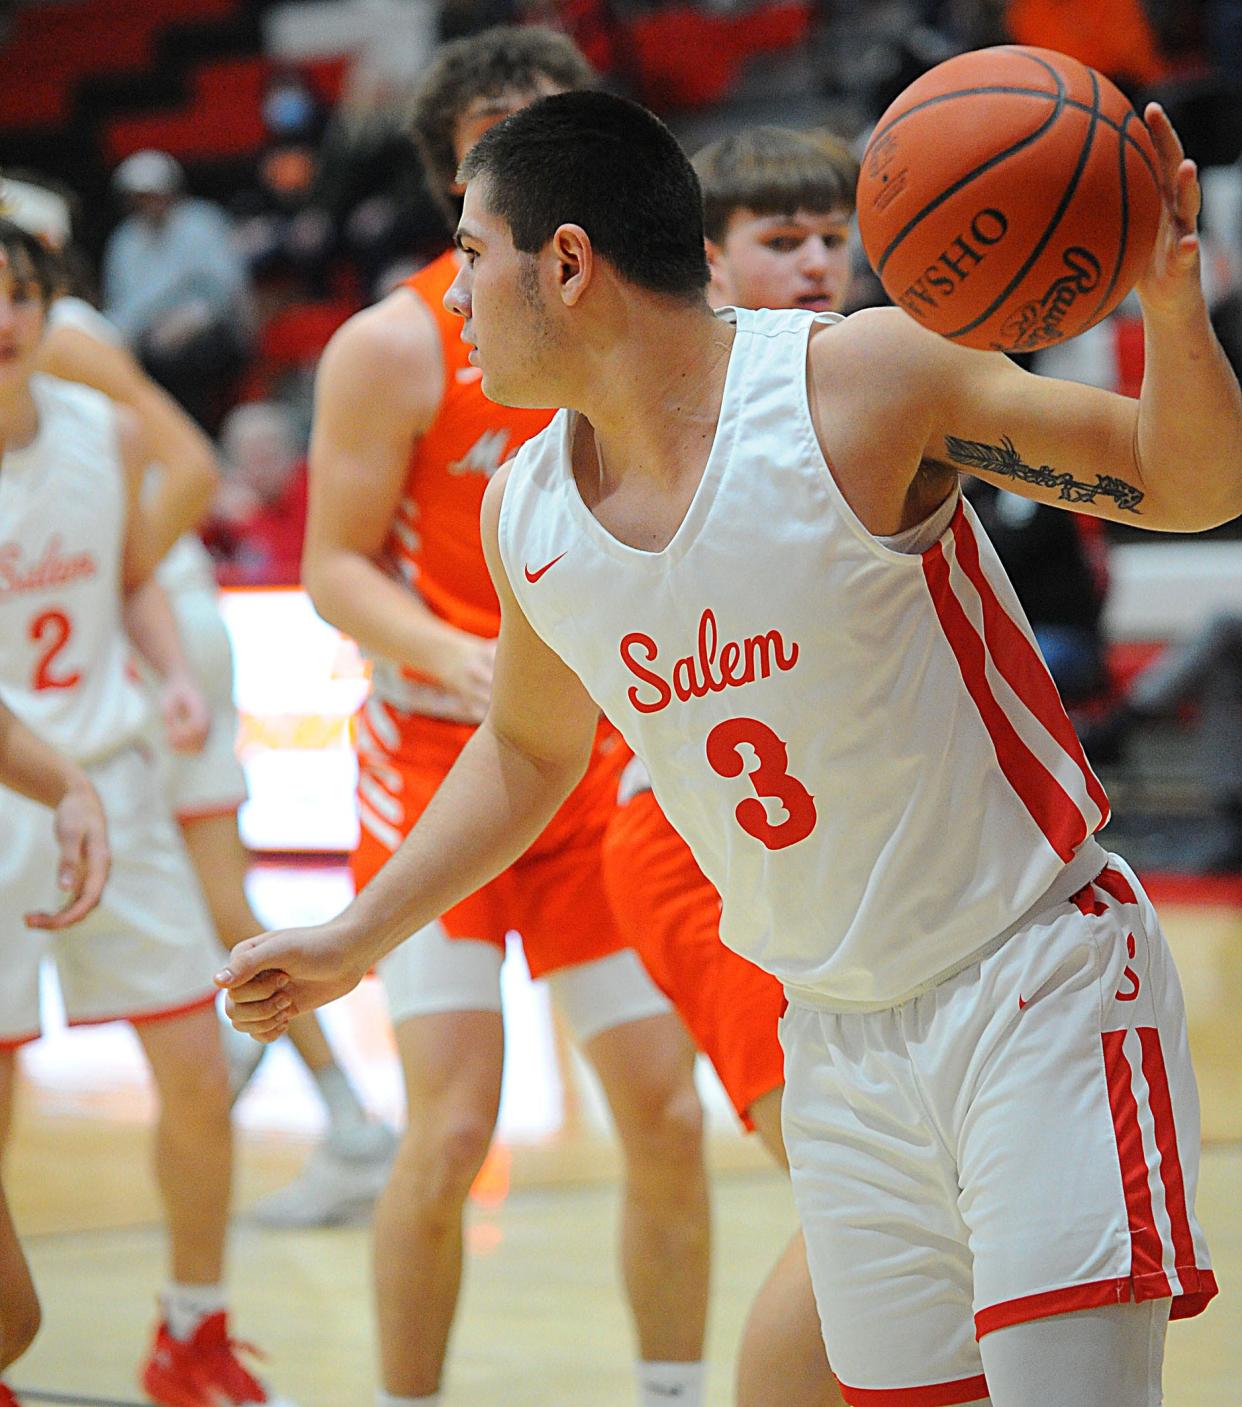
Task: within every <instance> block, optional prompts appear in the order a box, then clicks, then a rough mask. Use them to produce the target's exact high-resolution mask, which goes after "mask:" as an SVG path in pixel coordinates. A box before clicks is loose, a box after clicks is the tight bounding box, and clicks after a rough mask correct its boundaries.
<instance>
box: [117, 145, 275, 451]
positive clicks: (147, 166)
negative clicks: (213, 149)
mask: <svg viewBox="0 0 1242 1407" xmlns="http://www.w3.org/2000/svg"><path fill="white" fill-rule="evenodd" d="M112 185H113V189H114V191H115V192H116V193H117V195H118V196H120V197H121V199H122V200H123V201H124V202H125V205H126V206H127V208H128V210H129V214H128V215H127V216H126V217H125V219H123V220H122V221H121V223H120V224H119V225H118V226H117V227H116V229H115V230H114V231H113V232H112V234H111V235H110V236H109V238H108V242H107V245H106V246H105V249H104V257H103V297H104V312H105V314H106V316H107V317H108V319H109V321H111V322H112V323H113V324H114V325H115V326H116V327H117V328H118V329H119V330H120V332H121V334H122V336H123V337H124V338H125V340H126V341H127V343H128V344H129V345H130V347H131V348H132V349H133V350H134V351H135V352H136V353H137V355H138V357H139V359H140V360H141V361H142V363H143V365H144V366H145V367H146V369H147V370H148V371H149V372H150V374H151V376H152V377H154V379H155V380H156V381H158V382H159V383H160V384H161V385H162V386H164V387H165V388H166V389H167V390H168V391H169V392H171V394H172V395H173V396H174V397H175V398H176V399H177V400H178V401H180V402H181V404H182V405H183V406H184V407H185V408H186V410H188V411H189V412H190V414H191V415H192V416H194V418H195V419H196V420H197V421H198V422H199V423H200V424H201V425H202V426H204V428H206V429H207V430H208V431H212V432H214V431H215V430H216V429H217V427H218V425H219V423H220V418H221V416H222V415H223V413H224V411H225V409H226V408H227V404H228V397H229V394H230V393H231V391H232V388H233V386H234V385H235V383H236V380H237V377H238V375H239V374H240V372H241V370H242V368H243V367H244V365H245V363H246V359H247V356H248V354H249V352H250V349H251V339H252V319H251V307H250V290H249V281H248V278H247V274H246V267H245V261H244V260H243V259H242V257H241V255H240V254H239V253H238V251H237V249H236V247H235V245H234V241H233V229H232V226H231V225H230V223H229V221H228V219H227V217H226V216H225V214H224V212H223V211H222V210H220V209H219V208H218V207H217V206H215V205H212V204H210V203H209V202H207V201H204V200H194V199H191V198H190V197H188V196H186V195H185V194H184V186H185V176H184V172H183V171H182V169H181V166H180V164H179V163H178V162H177V161H176V160H174V158H173V157H171V156H169V155H168V153H167V152H163V151H152V150H147V151H139V152H135V153H134V154H133V155H132V156H130V157H127V158H126V159H125V160H124V161H123V162H121V164H120V165H119V166H118V167H117V168H116V171H115V172H114V173H113V176H112Z"/></svg>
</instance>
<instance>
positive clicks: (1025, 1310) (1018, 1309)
mask: <svg viewBox="0 0 1242 1407" xmlns="http://www.w3.org/2000/svg"><path fill="white" fill-rule="evenodd" d="M1166 1293H1167V1291H1166ZM1135 1298H1136V1296H1135V1294H1134V1287H1133V1285H1132V1284H1131V1283H1130V1277H1129V1276H1128V1275H1122V1276H1120V1277H1119V1278H1118V1279H1115V1280H1091V1281H1088V1282H1087V1283H1086V1284H1085V1285H1066V1286H1064V1287H1063V1288H1062V1289H1059V1290H1044V1291H1042V1292H1041V1293H1039V1294H1037V1295H1019V1296H1018V1298H1017V1299H1012V1300H1002V1301H1001V1302H1000V1304H990V1305H988V1307H987V1308H986V1309H981V1310H980V1311H979V1312H978V1314H976V1315H975V1338H976V1339H981V1338H982V1337H983V1336H984V1334H990V1333H992V1332H993V1331H994V1330H996V1329H1008V1328H1009V1327H1010V1326H1011V1325H1013V1324H1026V1323H1028V1322H1029V1321H1030V1320H1032V1319H1047V1318H1048V1317H1049V1316H1050V1315H1053V1314H1072V1313H1073V1312H1074V1311H1075V1310H1078V1309H1098V1308H1099V1307H1100V1306H1101V1305H1104V1304H1129V1302H1130V1301H1131V1300H1132V1299H1135ZM1145 1298H1148V1299H1153V1298H1155V1296H1152V1295H1148V1296H1145Z"/></svg>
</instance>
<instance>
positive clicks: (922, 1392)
mask: <svg viewBox="0 0 1242 1407" xmlns="http://www.w3.org/2000/svg"><path fill="white" fill-rule="evenodd" d="M837 1386H838V1387H839V1388H840V1389H841V1396H842V1397H843V1398H844V1399H845V1400H846V1402H847V1403H848V1404H849V1407H956V1404H958V1403H961V1402H981V1401H983V1399H984V1398H986V1397H987V1395H988V1384H987V1379H986V1378H985V1377H984V1376H983V1374H982V1373H979V1374H977V1375H976V1376H975V1377H973V1378H958V1379H957V1380H956V1381H955V1382H951V1383H929V1384H928V1385H927V1386H926V1387H879V1388H876V1387H847V1386H846V1385H845V1384H844V1383H843V1382H842V1381H841V1379H840V1378H837Z"/></svg>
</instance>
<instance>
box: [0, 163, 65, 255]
mask: <svg viewBox="0 0 1242 1407" xmlns="http://www.w3.org/2000/svg"><path fill="white" fill-rule="evenodd" d="M0 217H3V218H4V219H6V220H12V222H13V223H14V224H15V225H17V226H19V227H20V228H21V229H23V230H25V231H26V233H27V234H32V235H34V237H35V238H36V239H41V240H42V241H43V243H44V244H47V245H50V246H51V247H52V248H53V249H63V248H64V246H65V245H66V244H68V243H69V232H70V223H71V221H70V214H69V202H68V201H67V200H65V198H64V197H63V196H60V195H57V194H56V192H55V191H49V190H45V189H44V188H43V187H42V186H35V185H32V184H31V183H30V182H29V181H15V180H13V179H12V178H11V177H8V176H6V177H3V178H0Z"/></svg>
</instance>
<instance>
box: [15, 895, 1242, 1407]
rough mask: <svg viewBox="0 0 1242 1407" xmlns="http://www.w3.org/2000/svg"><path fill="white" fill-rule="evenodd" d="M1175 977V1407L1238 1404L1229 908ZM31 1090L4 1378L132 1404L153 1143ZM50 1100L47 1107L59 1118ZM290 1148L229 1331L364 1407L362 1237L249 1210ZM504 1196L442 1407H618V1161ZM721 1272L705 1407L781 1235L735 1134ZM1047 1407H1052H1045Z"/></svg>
mask: <svg viewBox="0 0 1242 1407" xmlns="http://www.w3.org/2000/svg"><path fill="white" fill-rule="evenodd" d="M1161 907H1162V914H1163V916H1164V919H1165V922H1166V927H1167V929H1168V931H1169V935H1170V939H1171V941H1172V943H1173V947H1174V951H1175V953H1176V956H1177V959H1178V963H1179V966H1180V969H1181V972H1182V975H1183V981H1184V984H1185V988H1186V994H1187V1005H1188V1009H1189V1012H1190V1019H1191V1033H1192V1044H1193V1046H1194V1049H1195V1055H1196V1060H1197V1062H1198V1071H1199V1079H1200V1087H1201V1091H1202V1095H1203V1107H1204V1134H1205V1149H1204V1157H1203V1171H1202V1180H1201V1187H1200V1200H1199V1211H1200V1217H1201V1220H1202V1221H1203V1223H1204V1226H1205V1229H1206V1231H1207V1234H1208V1237H1209V1240H1210V1242H1211V1245H1212V1250H1213V1259H1214V1262H1215V1266H1216V1270H1217V1277H1218V1279H1219V1281H1220V1282H1221V1285H1222V1293H1221V1295H1220V1297H1219V1298H1218V1299H1217V1300H1216V1302H1215V1303H1214V1304H1213V1305H1212V1307H1211V1308H1210V1309H1209V1310H1208V1312H1207V1313H1206V1314H1204V1315H1202V1316H1200V1317H1199V1318H1198V1319H1195V1320H1190V1321H1187V1322H1184V1323H1180V1324H1175V1325H1173V1326H1172V1328H1171V1330H1170V1334H1169V1350H1168V1355H1167V1361H1166V1371H1165V1394H1166V1401H1167V1402H1168V1403H1169V1404H1170V1407H1238V1403H1239V1402H1240V1401H1242V1389H1240V1388H1239V1383H1240V1382H1242V1294H1240V1293H1239V1289H1238V1287H1239V1285H1242V1062H1239V1060H1238V1057H1237V1045H1238V1031H1239V1023H1238V1020H1237V1016H1236V1011H1237V1006H1238V1003H1239V1001H1240V1000H1242V909H1239V908H1237V907H1230V906H1228V905H1225V904H1221V905H1218V906H1215V907H1213V906H1210V905H1207V906H1204V905H1195V906H1180V905H1170V904H1168V903H1166V904H1163V905H1162V906H1161ZM46 1105H47V1101H46V1100H42V1099H41V1096H40V1091H39V1089H38V1088H34V1089H32V1090H29V1091H28V1098H27V1099H26V1107H25V1110H24V1112H23V1113H22V1115H21V1118H20V1121H19V1126H18V1129H17V1133H16V1144H15V1147H14V1149H13V1154H12V1157H11V1159H10V1162H9V1166H8V1173H7V1177H8V1181H9V1186H10V1189H11V1196H12V1200H13V1204H14V1212H15V1215H16V1217H17V1219H18V1222H19V1226H20V1227H21V1229H22V1231H23V1233H24V1236H25V1239H26V1244H27V1248H28V1251H29V1254H30V1258H31V1261H32V1263H33V1266H34V1269H35V1274H36V1278H37V1280H38V1282H39V1285H40V1289H41V1292H42V1295H43V1299H44V1304H45V1322H44V1328H43V1331H42V1334H41V1335H40V1338H39V1340H38V1341H37V1343H36V1345H35V1347H34V1348H33V1349H32V1351H31V1352H30V1353H29V1355H28V1356H27V1357H26V1358H25V1359H24V1360H23V1361H22V1362H21V1363H20V1364H19V1365H18V1366H17V1368H15V1369H14V1370H13V1371H12V1372H11V1374H10V1379H11V1381H12V1383H13V1385H14V1386H15V1387H17V1388H18V1389H19V1390H25V1401H26V1402H27V1403H30V1404H33V1403H37V1402H57V1403H74V1404H76V1403H83V1402H85V1403H90V1402H92V1401H103V1402H108V1403H133V1402H137V1401H140V1400H141V1398H140V1394H139V1393H138V1391H137V1388H136V1387H135V1383H134V1374H135V1368H136V1365H137V1362H138V1359H139V1356H140V1354H141V1352H142V1350H143V1348H144V1346H145V1340H146V1335H147V1334H148V1332H149V1330H150V1325H151V1323H152V1320H153V1317H154V1299H153V1296H154V1293H155V1290H156V1288H157V1287H158V1285H159V1283H160V1278H161V1265H162V1238H161V1235H160V1232H159V1230H158V1226H157V1222H156V1211H155V1201H154V1197H153V1195H152V1192H151V1188H150V1184H149V1181H148V1178H147V1175H146V1168H145V1163H144V1154H143V1150H144V1148H145V1136H144V1135H143V1134H142V1133H141V1131H136V1130H135V1127H134V1125H133V1124H132V1122H125V1121H123V1120H120V1119H115V1118H110V1117H108V1116H107V1113H106V1101H105V1112H104V1113H102V1114H92V1115H85V1116H84V1115H81V1114H72V1113H70V1114H66V1113H64V1112H55V1111H54V1110H52V1109H49V1108H48V1107H46ZM63 1106H64V1102H63V1099H62V1100H61V1101H60V1102H59V1104H58V1105H57V1106H56V1108H57V1109H63ZM304 1150H305V1144H304V1142H299V1141H298V1140H296V1139H291V1138H289V1137H288V1136H287V1135H286V1136H283V1137H282V1136H277V1135H273V1134H264V1133H263V1132H261V1131H260V1132H249V1133H248V1134H247V1135H246V1137H245V1138H244V1140H243V1141H242V1149H241V1167H240V1171H239V1186H238V1201H239V1206H240V1207H241V1208H242V1211H243V1215H242V1217H241V1218H240V1219H239V1222H238V1224H237V1227H236V1230H235V1232H234V1235H233V1239H232V1257H231V1279H232V1284H233V1300H234V1305H235V1320H236V1329H237V1331H238V1333H239V1334H240V1335H241V1336H243V1337H246V1338H250V1339H253V1340H254V1341H255V1342H257V1343H259V1344H261V1345H262V1346H263V1348H264V1350H265V1351H266V1353H267V1354H268V1355H269V1357H268V1361H267V1363H266V1364H264V1365H263V1371H264V1372H265V1373H266V1374H267V1375H268V1376H269V1377H270V1379H271V1381H272V1383H273V1385H274V1386H275V1387H276V1388H277V1389H278V1390H279V1392H280V1393H281V1394H283V1395H285V1396H286V1397H288V1398H290V1399H292V1400H293V1401H295V1402H297V1403H298V1404H300V1407H370V1404H371V1402H372V1400H373V1398H372V1394H373V1391H374V1377H373V1368H372V1349H371V1328H370V1324H371V1309H370V1300H369V1286H368V1279H367V1263H368V1247H367V1234H366V1230H365V1228H362V1227H349V1228H340V1229H334V1230H328V1231H311V1232H272V1231H267V1230H264V1229H262V1228H260V1227H259V1226H257V1225H256V1224H254V1223H252V1222H247V1221H246V1219H245V1216H244V1209H245V1207H246V1206H247V1205H249V1204H250V1203H252V1202H253V1201H254V1199H255V1198H256V1197H257V1196H259V1195H260V1194H261V1193H263V1192H264V1191H266V1190H269V1189H270V1188H273V1187H276V1186H279V1185H281V1183H283V1182H284V1181H285V1180H286V1179H287V1178H288V1177H289V1176H291V1175H292V1173H293V1172H294V1171H295V1170H296V1168H297V1167H298V1165H299V1163H300V1160H301V1157H302V1155H303V1153H304ZM511 1153H512V1164H511V1167H510V1168H509V1176H508V1182H509V1190H508V1193H507V1195H504V1196H501V1195H499V1194H497V1195H496V1196H493V1197H489V1198H487V1199H486V1200H485V1201H481V1202H476V1203H475V1204H473V1205H472V1207H471V1213H470V1224H469V1236H468V1240H469V1247H470V1255H469V1266H468V1271H467V1282H466V1288H465V1293H464V1297H463V1301H462V1306H461V1311H460V1315H459V1321H458V1330H457V1336H456V1341H455V1347H454V1353H453V1358H452V1367H451V1374H450V1378H449V1381H448V1388H447V1393H446V1399H445V1400H446V1407H577V1405H578V1404H582V1405H583V1407H632V1403H633V1396H634V1395H633V1389H632V1386H631V1378H630V1359H631V1357H632V1351H631V1346H630V1339H629V1330H628V1325H627V1322H626V1318H625V1314H624V1311H623V1308H622V1301H621V1298H620V1295H619V1293H618V1289H617V1284H616V1277H615V1270H614V1259H613V1254H612V1248H613V1243H614V1240H615V1231H614V1223H615V1212H616V1164H615V1157H614V1154H613V1152H612V1149H611V1147H610V1145H609V1144H608V1143H607V1142H606V1141H605V1140H604V1139H603V1138H602V1137H601V1135H600V1134H599V1133H598V1131H596V1130H594V1129H592V1128H589V1127H587V1128H579V1129H577V1130H576V1131H572V1130H570V1131H563V1132H562V1133H561V1134H559V1135H557V1136H555V1137H553V1138H551V1139H548V1140H544V1141H543V1142H541V1143H538V1144H531V1145H518V1146H515V1147H513V1148H512V1150H511ZM712 1157H713V1163H714V1166H715V1167H716V1169H717V1173H716V1178H715V1184H714V1185H715V1218H716V1221H715V1227H716V1256H715V1271H714V1274H715V1280H714V1294H713V1312H712V1320H711V1329H710V1339H709V1345H708V1356H709V1365H710V1382H709V1401H710V1402H711V1404H712V1407H725V1404H728V1403H729V1402H730V1400H731V1396H730V1383H731V1361H732V1356H733V1350H734V1345H735V1343H736V1340H737V1336H738V1331H739V1328H740V1325H741V1322H742V1319H743V1316H744V1314H745V1311H746V1307H747V1304H748V1302H749V1299H750V1297H751V1295H752V1293H753V1292H754V1289H755V1288H756V1286H757V1285H758V1284H759V1282H760V1280H761V1279H762V1276H763V1274H764V1272H765V1271H766V1269H767V1267H768V1265H769V1264H770V1262H771V1260H772V1259H773V1258H774V1257H775V1254H776V1252H777V1250H778V1248H779V1247H780V1246H781V1245H783V1243H784V1241H785V1240H786V1239H787V1237H788V1236H789V1234H790V1232H791V1230H792V1228H793V1224H794V1218H793V1212H792V1206H791V1201H790V1196H789V1192H788V1188H787V1186H786V1185H785V1183H784V1181H783V1179H781V1178H780V1177H779V1176H777V1175H776V1174H775V1173H773V1172H771V1171H770V1170H768V1169H767V1168H766V1167H765V1166H764V1164H763V1161H762V1159H761V1157H760V1156H759V1155H758V1154H757V1153H756V1151H755V1150H754V1149H753V1148H751V1147H750V1146H749V1145H745V1144H744V1143H743V1141H742V1140H741V1139H740V1138H739V1137H737V1136H735V1135H733V1134H731V1133H718V1134H717V1135H715V1136H714V1138H713V1141H712ZM1049 1407H1055V1404H1049Z"/></svg>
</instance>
